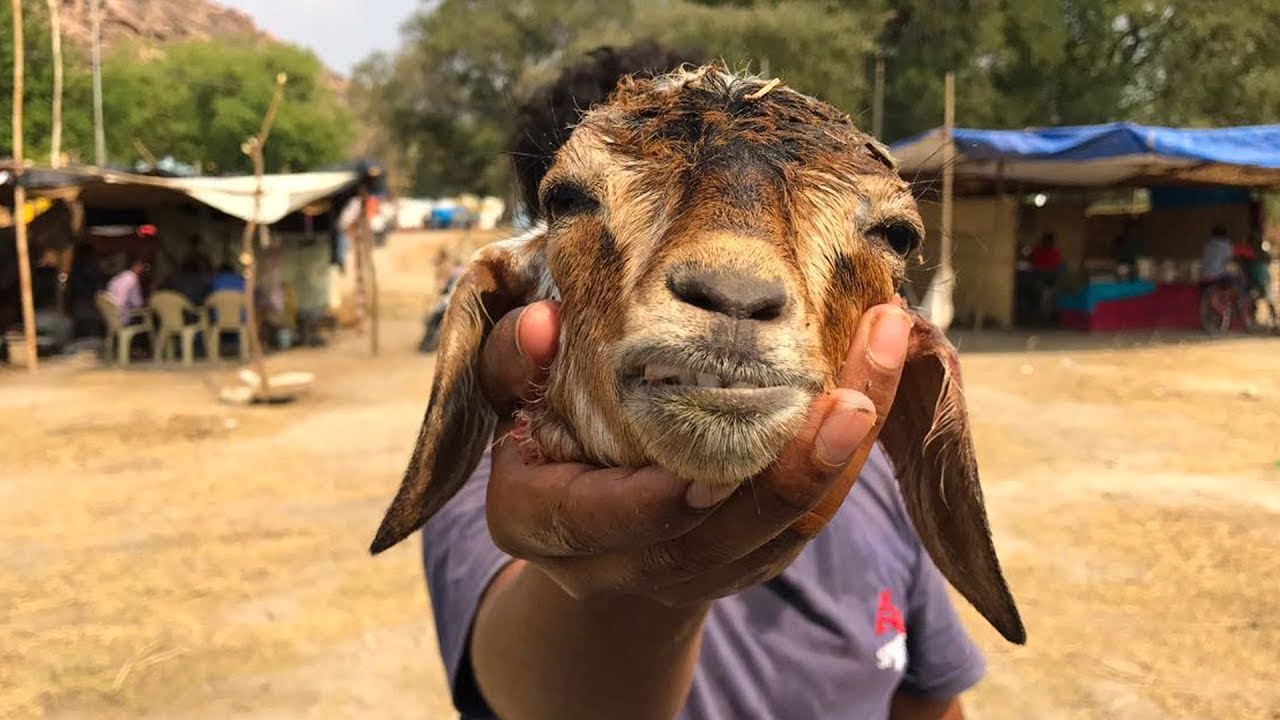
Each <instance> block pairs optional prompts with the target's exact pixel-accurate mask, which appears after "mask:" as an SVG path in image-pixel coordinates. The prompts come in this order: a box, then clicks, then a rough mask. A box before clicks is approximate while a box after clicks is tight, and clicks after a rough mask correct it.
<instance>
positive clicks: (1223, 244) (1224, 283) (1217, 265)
mask: <svg viewBox="0 0 1280 720" xmlns="http://www.w3.org/2000/svg"><path fill="white" fill-rule="evenodd" d="M1234 259H1235V247H1234V246H1233V245H1232V244H1231V238H1230V237H1228V236H1227V229H1226V227H1224V226H1222V225H1215V226H1214V228H1213V233H1212V234H1211V235H1210V236H1209V239H1208V240H1207V241H1205V244H1204V251H1203V252H1202V253H1201V255H1200V285H1201V287H1202V288H1204V289H1207V288H1209V287H1222V288H1225V289H1231V288H1236V289H1240V290H1243V286H1242V285H1241V282H1240V277H1239V276H1238V275H1237V274H1236V273H1235V272H1233V271H1232V270H1231V262H1232V260H1234Z"/></svg>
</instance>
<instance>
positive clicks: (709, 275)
mask: <svg viewBox="0 0 1280 720" xmlns="http://www.w3.org/2000/svg"><path fill="white" fill-rule="evenodd" d="M667 288H668V289H669V290H670V291H671V294H672V295H673V296H674V297H675V298H676V299H677V300H679V301H680V302H682V303H685V304H686V305H691V306H693V307H695V308H698V309H699V310H703V311H706V312H711V313H716V314H718V315H727V316H729V317H732V318H735V319H738V320H756V321H759V322H768V321H771V320H777V319H778V318H780V317H782V314H783V312H784V311H785V310H786V308H787V300H788V298H787V291H786V288H785V287H784V286H783V284H782V282H781V281H780V280H776V279H765V278H759V277H756V276H755V275H750V274H747V273H744V272H740V271H737V270H722V269H707V268H704V267H698V266H693V265H681V266H678V267H675V268H673V269H672V270H671V271H670V272H669V273H668V274H667Z"/></svg>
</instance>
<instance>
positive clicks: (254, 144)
mask: <svg viewBox="0 0 1280 720" xmlns="http://www.w3.org/2000/svg"><path fill="white" fill-rule="evenodd" d="M287 81H288V78H287V77H286V76H285V74H284V73H280V74H279V75H277V76H276V91H275V94H274V95H272V97H271V104H270V105H268V106H267V114H266V116H264V117H263V118H262V127H261V128H259V130H258V134H257V135H255V136H253V137H251V138H249V139H248V140H246V141H245V143H244V145H241V146H240V149H241V150H242V151H243V152H244V154H245V155H248V156H249V158H250V159H252V160H253V176H254V179H255V180H256V184H255V187H254V190H253V215H252V217H251V218H250V219H249V221H248V222H246V223H245V224H244V235H243V236H242V237H241V239H240V263H241V264H242V265H243V266H244V295H245V297H244V307H245V322H246V323H248V325H249V359H250V360H251V361H252V362H253V366H254V372H256V373H257V374H258V382H259V383H260V385H259V387H258V391H259V393H260V394H261V397H263V398H265V399H268V400H269V399H270V398H271V378H269V377H268V376H267V363H266V360H265V359H264V358H263V352H262V339H261V338H260V337H258V309H257V303H256V302H255V301H254V299H255V298H254V296H255V293H256V291H257V275H258V273H257V268H256V263H255V262H254V253H253V236H254V235H255V234H256V231H257V229H258V221H257V218H258V214H259V213H260V212H261V211H262V176H263V175H264V174H265V173H266V160H265V159H264V157H263V154H262V149H263V147H264V146H265V145H266V144H267V138H268V137H270V135H271V126H272V125H273V124H275V121H276V114H277V113H278V112H279V111H280V103H281V102H282V101H283V100H284V85H285V83H286V82H287Z"/></svg>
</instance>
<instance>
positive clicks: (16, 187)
mask: <svg viewBox="0 0 1280 720" xmlns="http://www.w3.org/2000/svg"><path fill="white" fill-rule="evenodd" d="M24 43H25V39H24V38H23V34H22V0H13V167H14V170H13V178H14V183H13V215H14V217H13V230H14V236H15V239H16V240H17V245H18V282H19V283H20V285H21V290H22V330H23V335H25V339H26V343H25V345H26V353H27V370H28V371H30V372H35V370H36V364H37V363H38V362H39V358H38V357H37V355H36V311H35V303H34V302H33V301H32V298H31V250H30V248H28V247H27V189H26V188H25V187H23V185H22V174H23V170H24V168H23V157H22V153H23V147H22V144H23V142H22V140H23V138H22V92H23V87H22V85H23V81H24V80H25V78H24V74H25V69H26V68H25V64H26V51H25V48H24V47H23V45H24ZM9 352H13V349H12V348H10V349H9Z"/></svg>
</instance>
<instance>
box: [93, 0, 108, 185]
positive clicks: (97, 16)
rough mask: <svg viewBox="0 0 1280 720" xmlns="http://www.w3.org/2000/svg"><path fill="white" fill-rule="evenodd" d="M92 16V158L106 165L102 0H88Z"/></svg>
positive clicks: (99, 163) (97, 162)
mask: <svg viewBox="0 0 1280 720" xmlns="http://www.w3.org/2000/svg"><path fill="white" fill-rule="evenodd" d="M89 2H90V3H92V8H91V10H92V13H91V14H92V16H93V158H94V162H95V163H96V164H97V166H98V167H105V166H106V164H107V136H106V130H105V129H104V128H103V120H102V0H89Z"/></svg>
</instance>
